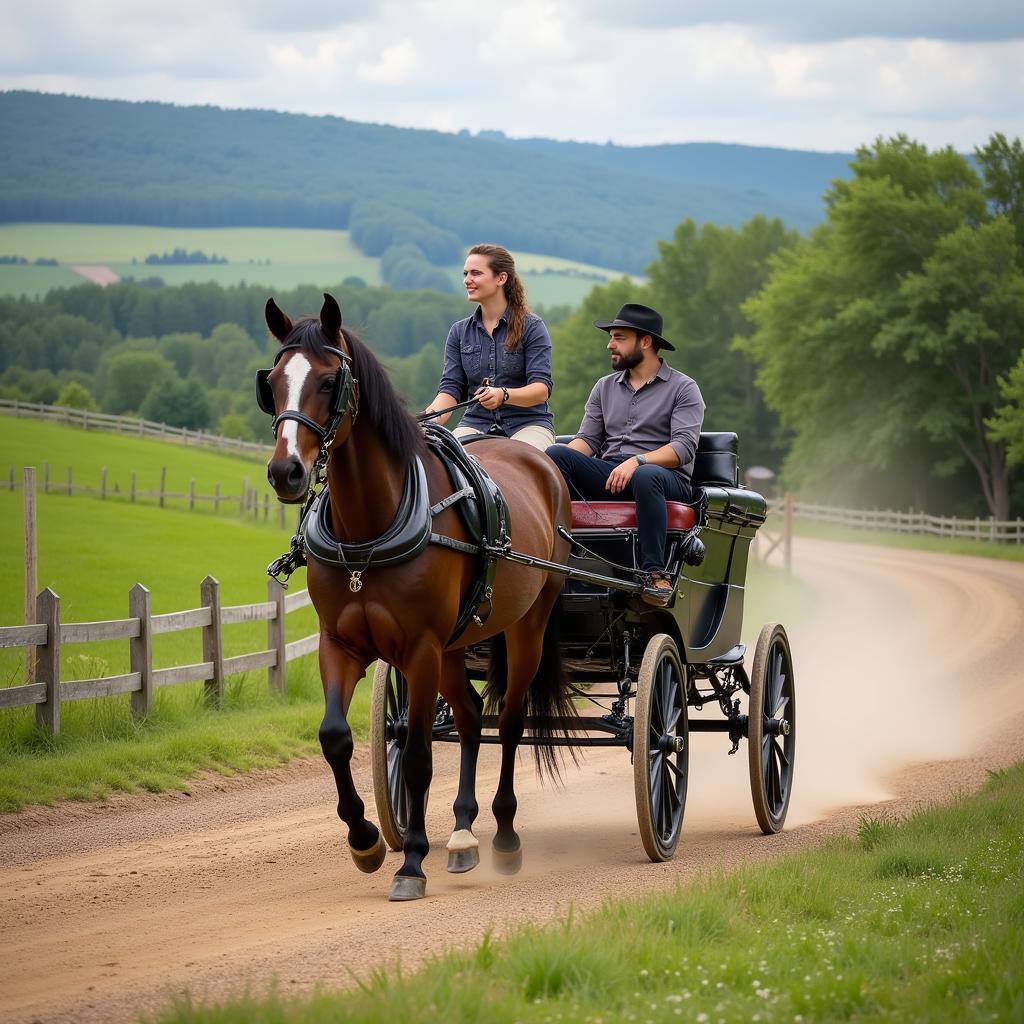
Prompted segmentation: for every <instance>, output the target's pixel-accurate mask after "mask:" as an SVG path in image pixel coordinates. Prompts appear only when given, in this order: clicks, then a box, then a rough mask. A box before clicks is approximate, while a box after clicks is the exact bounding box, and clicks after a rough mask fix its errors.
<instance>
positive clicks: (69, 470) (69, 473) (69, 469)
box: [68, 466, 71, 497]
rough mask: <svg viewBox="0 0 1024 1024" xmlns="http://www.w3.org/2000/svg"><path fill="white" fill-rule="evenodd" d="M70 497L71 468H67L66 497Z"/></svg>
mask: <svg viewBox="0 0 1024 1024" xmlns="http://www.w3.org/2000/svg"><path fill="white" fill-rule="evenodd" d="M70 496H71V467H70V466H68V497H70Z"/></svg>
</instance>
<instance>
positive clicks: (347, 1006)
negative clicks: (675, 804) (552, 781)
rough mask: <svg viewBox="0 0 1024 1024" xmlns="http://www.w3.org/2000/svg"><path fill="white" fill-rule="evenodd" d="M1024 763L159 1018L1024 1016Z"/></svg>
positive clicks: (173, 1021) (220, 1022) (230, 1021)
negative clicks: (513, 928)
mask: <svg viewBox="0 0 1024 1024" xmlns="http://www.w3.org/2000/svg"><path fill="white" fill-rule="evenodd" d="M1022 808H1024V765H1018V766H1017V767H1016V768H1015V769H1013V770H1012V771H1009V772H1005V773H999V774H997V775H995V776H994V777H993V778H992V779H991V780H990V782H989V784H988V785H987V786H986V788H985V789H984V790H983V791H982V792H981V793H980V794H978V795H976V796H973V797H970V798H966V799H961V800H959V801H957V802H956V803H954V804H953V805H951V806H949V807H943V808H937V809H933V810H929V811H927V812H925V813H920V814H917V815H915V816H914V817H913V818H911V819H909V820H907V821H902V822H899V821H895V820H892V819H887V818H877V819H865V820H863V821H862V822H861V827H860V829H859V833H858V836H857V838H856V839H840V840H835V841H832V842H830V843H828V844H827V845H825V846H824V847H823V848H820V849H817V850H814V851H811V852H809V853H806V854H804V855H801V856H798V857H792V858H789V859H786V860H784V861H780V862H777V863H774V864H770V865H767V866H752V867H748V868H745V869H742V870H740V871H738V872H735V873H732V874H729V875H725V876H716V877H709V878H707V879H705V880H703V881H700V882H697V883H694V884H691V885H688V886H686V887H685V888H683V887H680V888H679V889H677V890H676V891H675V892H674V893H668V894H665V893H659V894H657V895H651V896H647V897H639V898H637V897H632V898H630V899H629V900H628V901H617V902H614V903H610V904H608V905H606V906H605V907H604V908H603V909H602V910H600V911H598V912H596V913H593V914H591V915H589V916H587V917H584V918H582V919H581V918H578V917H575V916H573V915H571V914H570V916H569V917H567V918H566V919H565V920H564V921H562V922H561V923H560V924H558V925H555V926H553V927H548V928H543V929H541V928H533V927H531V928H523V929H520V930H518V931H517V932H516V933H515V934H513V935H512V936H511V937H510V938H508V939H506V940H504V941H501V942H496V941H492V939H491V937H490V936H489V935H485V936H484V938H483V941H482V942H481V943H480V944H479V945H478V946H477V947H476V949H474V950H471V951H470V952H468V953H451V954H448V955H445V956H443V957H441V958H439V959H438V960H436V961H434V962H432V963H431V964H429V965H428V966H427V967H426V968H424V969H423V970H421V971H419V972H418V973H416V974H414V975H402V974H401V973H400V972H397V971H392V970H384V969H381V970H379V971H376V972H374V973H373V974H372V975H371V976H370V977H369V978H368V979H367V980H366V981H365V982H364V984H362V985H361V986H360V987H359V988H358V989H356V990H355V991H351V992H346V993H341V994H331V993H319V994H317V995H315V996H313V997H311V998H310V997H307V998H303V999H286V998H285V997H283V996H281V995H280V994H277V993H275V994H273V995H272V996H271V997H270V998H269V999H266V1000H258V999H254V998H245V999H241V1000H238V1001H235V1002H231V1003H229V1004H226V1005H211V1006H206V1007H203V1006H198V1005H193V1004H191V1003H190V1002H189V1001H187V1000H186V1001H182V1002H179V1003H178V1004H177V1005H175V1006H174V1007H173V1008H172V1009H171V1010H170V1011H169V1012H167V1013H166V1014H165V1015H164V1016H162V1017H161V1018H160V1020H161V1021H162V1022H163V1024H185V1022H193V1024H198V1022H204V1024H234V1022H242V1021H245V1022H247V1024H249V1022H257V1024H258V1022H274V1024H284V1022H290V1021H295V1022H299V1021H301V1022H305V1024H316V1022H321V1021H323V1022H327V1021H331V1022H335V1021H360V1022H365V1024H370V1022H375V1021H381V1022H384V1021H394V1020H402V1021H408V1022H416V1021H435V1020H457V1021H463V1022H476V1021H479V1022H487V1024H504V1022H509V1024H511V1022H514V1021H515V1022H531V1021H535V1022H538V1024H553V1022H561V1021H579V1022H583V1024H603V1022H606V1021H607V1022H611V1021H627V1022H633V1021H639V1022H647V1021H650V1022H662V1021H664V1022H667V1021H677V1020H686V1021H696V1022H699V1024H704V1022H726V1021H730V1022H731V1021H766V1022H767V1021H787V1022H790V1021H795V1022H801V1021H808V1022H811V1021H834V1020H879V1019H883V1018H884V1019H885V1020H893V1021H914V1022H916V1021H956V1022H961V1021H968V1022H973V1021H978V1022H980V1021H993V1020H1001V1021H1019V1020H1021V1019H1024V970H1022V967H1021V964H1022V963H1024V828H1022V825H1021V822H1022V820H1024V819H1022V815H1021V810H1022Z"/></svg>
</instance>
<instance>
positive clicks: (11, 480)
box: [7, 462, 14, 491]
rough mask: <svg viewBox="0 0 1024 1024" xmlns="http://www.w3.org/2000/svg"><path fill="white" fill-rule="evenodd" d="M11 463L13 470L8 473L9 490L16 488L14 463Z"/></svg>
mask: <svg viewBox="0 0 1024 1024" xmlns="http://www.w3.org/2000/svg"><path fill="white" fill-rule="evenodd" d="M10 465H11V470H10V473H8V476H7V485H8V486H7V489H8V490H9V491H13V490H14V463H13V462H12V463H11V464H10Z"/></svg>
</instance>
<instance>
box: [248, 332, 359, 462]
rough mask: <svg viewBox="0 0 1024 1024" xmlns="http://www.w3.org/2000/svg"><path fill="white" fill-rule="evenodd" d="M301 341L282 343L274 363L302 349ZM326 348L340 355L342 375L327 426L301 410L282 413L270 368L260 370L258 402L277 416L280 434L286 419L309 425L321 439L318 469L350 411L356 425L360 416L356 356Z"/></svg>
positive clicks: (274, 425) (274, 428)
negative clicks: (353, 371)
mask: <svg viewBox="0 0 1024 1024" xmlns="http://www.w3.org/2000/svg"><path fill="white" fill-rule="evenodd" d="M301 348H302V345H299V344H298V343H295V344H291V345H282V346H281V348H280V349H278V352H277V355H276V356H274V366H277V364H278V362H279V361H280V359H281V357H282V356H283V355H284V354H285V352H294V351H297V350H298V349H301ZM324 348H325V351H327V352H330V353H332V354H333V355H336V356H337V357H338V358H339V360H340V361H341V366H340V367H339V369H338V375H337V377H335V378H334V390H333V392H332V393H331V406H330V413H329V418H328V420H327V426H326V427H322V426H321V425H320V424H319V423H317V421H316V420H314V419H312V418H310V417H309V416H307V415H306V414H305V413H303V412H299V411H298V409H285V410H284V412H281V413H278V412H277V411H276V408H275V405H274V389H273V387H271V384H270V374H271V372H272V371H273V367H271V368H270V369H269V370H257V371H256V403H257V404H258V405H259V407H260V408H261V409H262V410H263V411H264V412H265V413H266V414H267V415H268V416H273V417H274V418H273V421H272V422H271V424H270V429H271V430H272V431H273V433H274V437H277V427H278V424H279V423H281V421H282V420H295V421H296V422H297V423H301V424H302V425H303V426H304V427H308V428H309V429H310V430H312V431H313V433H314V434H316V436H317V437H318V438H319V439H320V455H319V456H318V457H317V460H316V464H315V466H314V468H318V467H319V468H322V467H323V466H324V465H326V463H327V455H328V451H329V449H330V447H331V445H332V444H333V443H334V436H335V434H337V432H338V427H339V426H341V421H342V420H343V419H344V418H345V415H346V413H349V412H351V414H352V425H353V426H355V422H356V417H357V416H358V415H359V381H357V380H356V378H355V377H354V376H353V375H352V357H351V356H350V355H349V354H348V353H347V352H343V351H342V350H341V349H340V348H333V347H331V346H330V345H326V346H324Z"/></svg>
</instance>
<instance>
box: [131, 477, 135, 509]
mask: <svg viewBox="0 0 1024 1024" xmlns="http://www.w3.org/2000/svg"><path fill="white" fill-rule="evenodd" d="M132 504H133V505H134V504H135V470H134V469H133V470H132Z"/></svg>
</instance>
